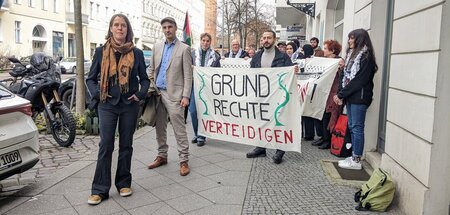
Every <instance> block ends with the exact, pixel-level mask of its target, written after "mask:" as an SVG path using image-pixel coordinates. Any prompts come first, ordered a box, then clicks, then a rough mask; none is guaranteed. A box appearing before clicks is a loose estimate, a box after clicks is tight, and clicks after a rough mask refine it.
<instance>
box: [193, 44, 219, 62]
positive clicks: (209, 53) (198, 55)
mask: <svg viewBox="0 0 450 215" xmlns="http://www.w3.org/2000/svg"><path fill="white" fill-rule="evenodd" d="M215 60H216V55H215V52H214V51H213V50H212V49H211V48H209V49H208V50H206V55H205V66H204V67H210V66H211V65H212V63H213V62H214V61H215ZM201 65H202V48H200V47H199V48H198V49H196V50H195V66H201Z"/></svg>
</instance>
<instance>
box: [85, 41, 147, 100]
mask: <svg viewBox="0 0 450 215" xmlns="http://www.w3.org/2000/svg"><path fill="white" fill-rule="evenodd" d="M133 52H134V66H133V69H132V70H131V74H130V76H129V77H130V80H128V84H129V88H128V92H127V93H124V94H121V93H120V87H119V84H118V83H117V84H114V85H111V84H110V85H109V90H108V91H109V92H108V94H109V95H111V96H112V97H111V98H107V99H106V101H107V102H109V103H110V104H112V105H116V104H118V103H119V101H120V100H122V102H124V103H125V104H130V103H131V102H132V101H130V100H128V98H129V97H130V96H132V95H133V94H135V95H136V96H137V97H138V98H139V100H143V99H145V97H146V95H147V91H148V88H149V86H150V80H149V78H148V75H147V72H146V67H145V62H144V54H143V53H142V51H141V50H140V49H138V48H134V50H133ZM102 58H103V46H101V47H98V48H96V49H95V53H94V59H93V60H92V65H91V69H90V71H89V75H88V78H87V79H86V85H87V87H88V90H89V92H90V93H91V95H92V100H93V101H92V103H93V104H96V103H98V101H99V100H100V71H101V68H100V67H101V65H102ZM139 85H140V87H139Z"/></svg>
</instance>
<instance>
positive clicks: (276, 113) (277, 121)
mask: <svg viewBox="0 0 450 215" xmlns="http://www.w3.org/2000/svg"><path fill="white" fill-rule="evenodd" d="M286 74H287V72H285V73H283V74H281V75H279V77H278V85H279V86H280V87H281V89H282V90H283V91H284V96H285V98H286V99H285V100H284V101H283V103H281V104H280V105H278V107H277V108H276V109H275V113H274V116H275V122H276V124H275V125H276V126H284V124H282V123H281V122H280V121H279V120H278V114H279V113H280V112H279V111H280V110H281V109H282V108H283V107H284V106H286V105H287V103H288V102H289V99H290V95H289V91H288V90H287V89H286V86H283V83H282V79H283V78H284V76H286Z"/></svg>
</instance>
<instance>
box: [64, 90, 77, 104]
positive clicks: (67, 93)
mask: <svg viewBox="0 0 450 215" xmlns="http://www.w3.org/2000/svg"><path fill="white" fill-rule="evenodd" d="M70 99H72V89H68V90H66V91H64V93H63V94H62V97H61V100H62V102H63V103H64V105H65V106H66V107H69V106H70ZM75 105H76V104H75V98H74V100H73V106H72V108H75Z"/></svg>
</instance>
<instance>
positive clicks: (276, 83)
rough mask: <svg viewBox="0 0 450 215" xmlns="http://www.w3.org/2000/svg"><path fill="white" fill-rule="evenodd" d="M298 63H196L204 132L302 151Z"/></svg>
mask: <svg viewBox="0 0 450 215" xmlns="http://www.w3.org/2000/svg"><path fill="white" fill-rule="evenodd" d="M293 70H294V68H293V67H278V68H259V69H245V68H240V69H239V70H236V69H232V68H208V67H194V90H195V93H194V94H195V102H196V106H197V113H198V114H197V115H198V120H199V122H198V125H199V129H198V130H199V134H201V135H203V136H206V137H208V138H212V139H218V140H224V141H230V142H235V143H241V144H247V145H253V146H260V147H265V148H272V149H281V150H284V151H296V152H300V151H301V145H300V144H301V123H300V121H301V112H300V108H299V107H300V97H299V94H298V91H297V80H296V77H295V74H294V71H293Z"/></svg>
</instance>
